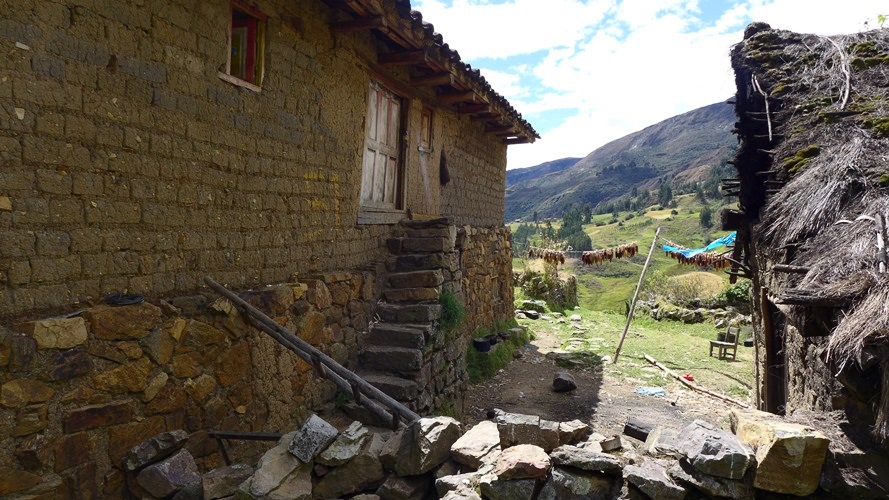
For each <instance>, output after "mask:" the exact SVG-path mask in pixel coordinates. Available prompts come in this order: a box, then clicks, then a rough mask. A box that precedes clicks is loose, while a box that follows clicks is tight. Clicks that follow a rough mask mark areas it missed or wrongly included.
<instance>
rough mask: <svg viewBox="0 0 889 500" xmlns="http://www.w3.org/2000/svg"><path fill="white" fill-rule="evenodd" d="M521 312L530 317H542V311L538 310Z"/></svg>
mask: <svg viewBox="0 0 889 500" xmlns="http://www.w3.org/2000/svg"><path fill="white" fill-rule="evenodd" d="M521 314H522V315H523V316H525V317H526V318H528V319H540V313H539V312H537V311H532V310H530V309H529V310H527V311H522V312H521Z"/></svg>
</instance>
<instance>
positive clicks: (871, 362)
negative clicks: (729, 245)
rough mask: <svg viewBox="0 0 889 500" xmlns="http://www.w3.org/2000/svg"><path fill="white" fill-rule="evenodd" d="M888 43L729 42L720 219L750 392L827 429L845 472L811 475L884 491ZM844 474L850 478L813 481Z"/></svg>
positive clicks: (773, 36)
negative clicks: (742, 294) (747, 342)
mask: <svg viewBox="0 0 889 500" xmlns="http://www.w3.org/2000/svg"><path fill="white" fill-rule="evenodd" d="M887 53H889V32H887V31H886V30H876V31H870V32H865V33H859V34H856V35H843V36H835V37H824V36H817V35H805V34H797V33H791V32H787V31H781V30H773V29H771V28H769V26H768V25H765V24H763V23H754V24H752V25H750V26H749V27H748V28H747V30H746V32H745V36H744V40H743V41H742V42H741V43H739V44H738V45H737V46H735V47H734V49H733V50H732V64H733V66H734V69H735V75H736V82H737V88H738V92H737V96H736V102H735V111H736V114H737V116H738V122H737V124H736V131H735V132H736V133H737V134H738V136H739V140H740V149H739V151H738V154H737V157H736V159H735V167H736V168H737V170H738V174H739V178H738V179H737V180H735V181H733V182H729V183H728V184H727V186H728V187H727V189H728V191H729V192H730V194H734V195H737V196H738V198H739V201H740V210H739V211H730V212H726V213H724V214H723V225H724V227H725V228H727V229H729V228H730V229H737V230H738V231H739V233H738V244H737V246H736V252H737V253H736V260H739V261H742V262H743V263H745V265H746V269H738V271H739V272H741V273H742V274H747V275H748V276H749V277H750V278H751V280H752V284H753V287H752V297H751V299H752V305H753V319H754V321H753V323H754V326H755V337H756V338H755V347H756V366H755V370H756V380H757V387H756V403H757V406H758V407H759V408H760V409H762V410H767V411H770V412H773V413H779V414H786V415H787V416H788V417H791V418H796V419H798V420H803V421H808V422H815V421H818V422H819V425H821V426H826V427H828V428H834V429H835V432H836V434H837V435H840V436H842V438H834V439H833V441H832V443H831V454H832V457H831V459H829V460H828V462H829V463H833V464H836V465H837V467H839V468H846V470H845V471H844V472H842V473H841V474H842V475H845V476H846V477H845V479H846V480H847V481H844V480H842V479H838V477H831V476H830V473H828V472H825V475H824V476H822V486H823V487H825V489H827V490H828V491H831V492H832V493H834V494H837V495H841V496H842V495H852V496H853V497H855V498H870V497H885V495H886V494H887V493H889V484H887V483H886V480H885V477H886V474H885V471H886V470H887V465H889V462H887V461H886V459H885V450H886V448H885V442H886V438H887V436H889V350H887V342H886V340H887V335H889V314H887V313H889V310H887V304H889V274H887V264H889V262H887V257H886V242H887V225H886V224H887V219H886V218H887V211H889V182H887V180H889V177H887V165H889V163H887V158H886V151H887V149H889V127H887V124H889V116H887V113H889V107H887V106H886V101H887V92H886V85H887V80H886V68H887V58H886V54H887ZM865 451H867V452H868V453H867V454H865V453H864V452H865ZM850 471H851V472H850ZM825 478H826V479H825ZM846 482H848V483H849V484H856V485H857V486H858V489H856V490H834V489H831V488H829V487H828V486H825V485H826V484H827V485H831V484H833V485H836V484H841V483H846Z"/></svg>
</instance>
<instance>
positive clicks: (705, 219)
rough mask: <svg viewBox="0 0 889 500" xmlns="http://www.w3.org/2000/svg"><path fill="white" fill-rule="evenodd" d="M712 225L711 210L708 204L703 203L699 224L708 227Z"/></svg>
mask: <svg viewBox="0 0 889 500" xmlns="http://www.w3.org/2000/svg"><path fill="white" fill-rule="evenodd" d="M712 225H713V211H712V210H710V205H704V208H702V209H701V226H703V227H710V226H712Z"/></svg>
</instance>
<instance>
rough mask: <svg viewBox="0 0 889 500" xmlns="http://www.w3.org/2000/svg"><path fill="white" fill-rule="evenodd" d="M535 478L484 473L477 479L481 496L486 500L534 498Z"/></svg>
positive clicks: (523, 499)
mask: <svg viewBox="0 0 889 500" xmlns="http://www.w3.org/2000/svg"><path fill="white" fill-rule="evenodd" d="M536 486H537V480H536V479H510V480H507V479H499V478H498V477H497V476H496V475H494V474H486V475H485V476H483V477H482V478H481V479H480V480H479V489H480V490H481V492H482V496H483V497H484V498H486V499H488V500H531V499H532V498H534V488H535V487H536Z"/></svg>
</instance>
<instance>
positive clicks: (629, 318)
mask: <svg viewBox="0 0 889 500" xmlns="http://www.w3.org/2000/svg"><path fill="white" fill-rule="evenodd" d="M660 234H661V228H660V227H658V228H657V231H655V232H654V239H652V240H651V249H649V250H648V257H647V258H646V259H645V265H644V266H642V273H641V274H640V275H639V283H637V284H636V292H635V293H633V302H631V303H630V313H629V314H627V324H626V325H625V326H624V333H623V335H621V336H620V344H618V345H617V351H616V352H615V353H614V363H617V358H618V356H620V349H621V347H623V346H624V339H626V338H627V331H628V330H629V329H630V321H632V320H633V312H634V311H635V310H636V299H638V298H639V290H640V289H641V288H642V280H644V279H645V272H646V271H648V264H649V263H650V262H651V255H652V254H653V253H654V247H655V246H656V245H657V237H658V235H660Z"/></svg>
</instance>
